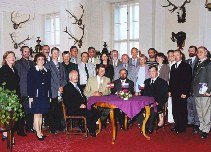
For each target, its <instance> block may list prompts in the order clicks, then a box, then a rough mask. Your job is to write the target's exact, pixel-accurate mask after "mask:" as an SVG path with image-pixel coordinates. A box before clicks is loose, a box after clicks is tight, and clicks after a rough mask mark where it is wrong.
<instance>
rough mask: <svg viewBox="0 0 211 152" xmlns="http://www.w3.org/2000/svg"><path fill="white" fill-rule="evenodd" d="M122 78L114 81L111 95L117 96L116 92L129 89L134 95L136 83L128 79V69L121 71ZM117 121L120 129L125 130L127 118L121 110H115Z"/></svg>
mask: <svg viewBox="0 0 211 152" xmlns="http://www.w3.org/2000/svg"><path fill="white" fill-rule="evenodd" d="M119 75H120V78H119V79H117V80H115V81H114V88H113V89H111V93H112V94H115V93H116V92H119V91H122V90H125V89H127V90H128V91H130V93H131V94H134V82H133V81H131V80H129V79H128V78H127V75H128V72H127V70H126V69H124V68H123V69H121V70H120V71H119ZM115 114H116V119H118V120H119V124H120V128H121V129H123V124H124V123H123V122H124V118H125V114H124V112H122V111H121V110H120V109H116V110H115Z"/></svg>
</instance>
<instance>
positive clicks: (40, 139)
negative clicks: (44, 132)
mask: <svg viewBox="0 0 211 152" xmlns="http://www.w3.org/2000/svg"><path fill="white" fill-rule="evenodd" d="M36 136H37V135H36ZM37 139H38V140H39V141H43V140H44V137H43V136H42V137H41V138H40V137H38V136H37Z"/></svg>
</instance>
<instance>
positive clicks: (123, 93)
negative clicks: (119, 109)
mask: <svg viewBox="0 0 211 152" xmlns="http://www.w3.org/2000/svg"><path fill="white" fill-rule="evenodd" d="M117 95H118V96H119V97H120V98H123V99H124V100H128V99H129V98H131V97H132V94H131V93H130V91H128V90H122V91H119V92H118V93H117Z"/></svg>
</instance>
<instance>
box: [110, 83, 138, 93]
mask: <svg viewBox="0 0 211 152" xmlns="http://www.w3.org/2000/svg"><path fill="white" fill-rule="evenodd" d="M125 83H129V91H130V93H131V94H134V82H133V81H131V80H129V79H126V81H125ZM119 91H122V84H121V80H120V79H117V80H115V81H114V88H112V89H111V93H112V94H115V93H116V92H119Z"/></svg>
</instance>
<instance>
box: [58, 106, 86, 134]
mask: <svg viewBox="0 0 211 152" xmlns="http://www.w3.org/2000/svg"><path fill="white" fill-rule="evenodd" d="M62 108H63V114H64V120H65V123H66V134H67V137H68V138H69V136H70V135H71V134H72V135H84V137H88V129H87V121H86V118H85V117H84V116H67V115H66V111H67V110H66V107H65V105H64V103H63V102H62ZM79 121H82V123H83V125H82V126H83V128H82V129H81V128H79V125H80V123H79ZM74 122H76V123H74ZM75 125H77V126H75Z"/></svg>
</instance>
